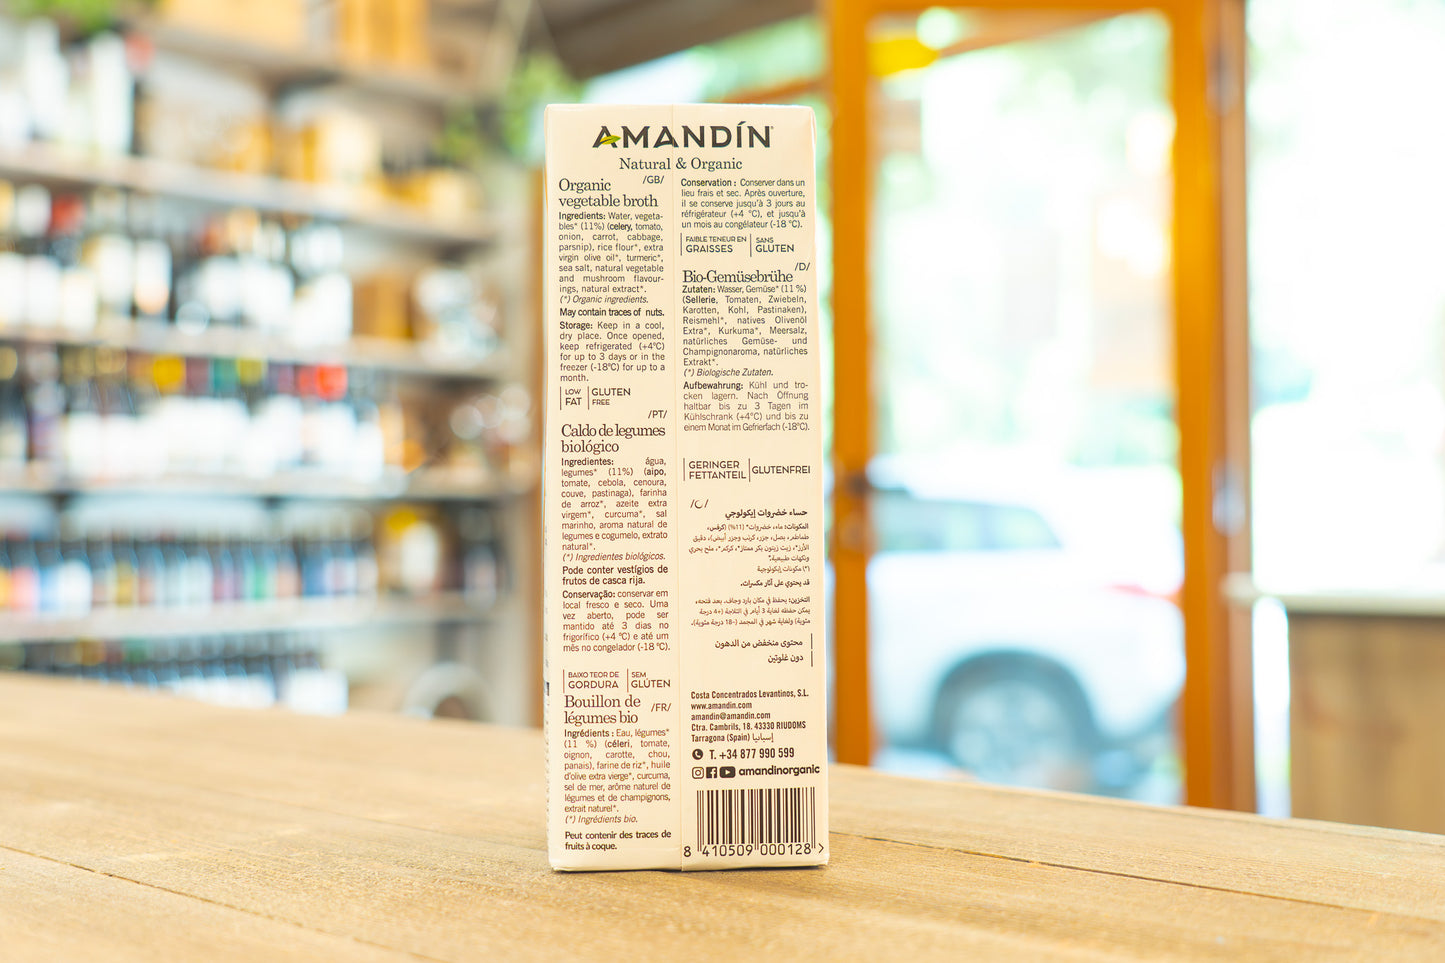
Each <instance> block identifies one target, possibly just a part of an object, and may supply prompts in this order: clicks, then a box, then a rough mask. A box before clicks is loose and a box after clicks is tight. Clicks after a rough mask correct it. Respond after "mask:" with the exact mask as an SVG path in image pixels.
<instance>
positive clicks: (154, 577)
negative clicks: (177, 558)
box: [135, 534, 167, 606]
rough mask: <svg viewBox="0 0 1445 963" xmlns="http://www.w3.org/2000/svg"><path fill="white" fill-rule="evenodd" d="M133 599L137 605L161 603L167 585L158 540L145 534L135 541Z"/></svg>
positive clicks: (163, 559) (164, 562)
mask: <svg viewBox="0 0 1445 963" xmlns="http://www.w3.org/2000/svg"><path fill="white" fill-rule="evenodd" d="M135 573H136V583H135V601H136V604H137V605H142V606H156V605H160V604H162V601H163V598H164V593H165V590H166V586H167V581H166V559H165V554H164V553H163V552H162V551H161V546H160V542H159V541H158V539H157V538H156V537H155V535H153V534H146V535H145V536H144V537H142V538H138V539H136V542H135Z"/></svg>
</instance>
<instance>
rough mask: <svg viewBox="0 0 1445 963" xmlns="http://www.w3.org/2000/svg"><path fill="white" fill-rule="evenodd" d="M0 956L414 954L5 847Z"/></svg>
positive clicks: (40, 960) (393, 962) (378, 960)
mask: <svg viewBox="0 0 1445 963" xmlns="http://www.w3.org/2000/svg"><path fill="white" fill-rule="evenodd" d="M0 956H3V958H4V959H5V960H6V963H28V961H31V960H34V961H36V963H54V961H56V960H87V959H105V960H106V961H108V963H127V961H130V960H136V961H142V960H147V961H148V960H155V959H157V958H158V957H159V958H162V959H177V960H183V959H190V960H208V961H218V963H225V961H229V960H237V961H244V960H262V959H264V960H277V961H287V960H314V959H320V958H326V957H330V958H332V959H342V958H345V959H348V960H360V961H366V963H372V961H375V963H398V961H412V960H415V959H417V957H415V956H414V955H412V954H410V953H399V952H394V951H389V950H383V949H381V948H379V947H374V946H367V945H366V944H365V943H361V942H358V941H357V940H354V939H350V938H342V937H336V936H331V935H329V934H325V933H318V932H316V931H315V930H311V929H308V928H306V927H301V926H297V925H295V924H292V923H284V922H279V921H277V920H271V919H267V918H265V917H262V916H257V915H256V914H254V913H247V912H244V911H241V910H235V909H232V908H230V907H226V906H218V905H216V904H215V903H208V902H206V901H204V900H199V899H195V898H194V897H191V896H188V895H182V894H180V893H171V892H167V891H166V890H163V889H156V888H155V887H152V886H143V885H137V884H135V883H133V882H131V881H129V880H124V879H117V878H115V877H112V876H106V875H104V874H101V873H96V872H93V871H91V870H86V869H81V868H79V867H76V866H68V865H65V864H63V863H55V862H53V861H50V860H45V859H40V858H37V857H34V856H29V855H26V854H24V853H17V852H15V851H13V850H8V849H3V848H0Z"/></svg>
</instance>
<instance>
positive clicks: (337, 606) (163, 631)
mask: <svg viewBox="0 0 1445 963" xmlns="http://www.w3.org/2000/svg"><path fill="white" fill-rule="evenodd" d="M489 612H490V610H489V609H488V608H486V607H484V606H481V605H479V604H477V603H475V602H473V601H471V600H470V599H468V598H467V597H466V596H465V595H462V594H460V593H456V592H449V593H445V594H441V595H433V596H425V597H421V598H405V597H400V596H379V597H376V598H309V599H286V600H280V601H271V602H227V603H217V604H214V605H209V606H206V607H204V608H201V607H195V608H124V609H107V610H103V611H97V612H92V613H90V614H88V615H82V616H24V615H14V614H13V613H12V614H10V615H7V616H6V618H5V619H3V620H0V645H20V644H24V643H27V642H64V641H67V640H70V639H127V638H134V637H138V636H139V637H144V638H148V639H174V638H184V637H187V636H218V635H259V634H263V633H267V632H309V631H319V630H328V629H350V628H362V627H379V628H390V627H405V626H421V627H426V626H440V625H448V624H453V623H460V622H477V621H481V620H484V619H486V618H487V616H488V614H489Z"/></svg>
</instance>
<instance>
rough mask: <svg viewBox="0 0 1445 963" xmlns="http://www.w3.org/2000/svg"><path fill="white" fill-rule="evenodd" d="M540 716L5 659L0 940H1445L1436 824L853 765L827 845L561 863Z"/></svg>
mask: <svg viewBox="0 0 1445 963" xmlns="http://www.w3.org/2000/svg"><path fill="white" fill-rule="evenodd" d="M541 758H542V742H541V737H540V736H539V735H538V734H537V733H536V732H532V731H520V730H506V729H498V728H489V727H484V726H477V725H471V724H467V723H454V722H453V723H448V722H423V721H418V720H409V719H403V718H399V717H392V716H379V715H361V714H356V715H350V716H346V717H343V718H334V719H318V718H302V717H297V716H292V715H288V714H285V713H282V712H279V711H274V712H254V711H244V710H227V709H218V708H214V707H208V706H203V705H199V704H193V703H190V702H184V701H180V700H177V699H173V698H169V697H165V696H158V695H150V694H144V693H134V692H128V691H123V690H120V689H115V688H106V687H101V686H98V685H96V684H94V683H74V682H66V681H58V680H47V679H41V678H37V677H23V676H0V959H3V960H5V961H6V963H15V961H20V960H45V961H52V960H106V961H117V960H141V959H144V960H206V961H211V960H227V959H246V960H267V961H270V960H289V959H321V960H418V959H423V960H512V959H564V958H567V959H580V960H588V961H591V960H654V959H655V960H679V959H682V960H690V961H700V960H713V959H718V960H732V959H745V960H747V959H751V960H758V961H763V960H788V961H792V960H804V959H826V960H853V959H859V960H906V961H909V963H912V961H915V960H923V959H946V960H963V959H983V960H996V959H1003V960H1015V959H1017V960H1040V959H1055V958H1056V959H1190V960H1193V959H1214V960H1239V959H1278V960H1288V961H1291V963H1294V961H1302V960H1310V961H1314V960H1323V959H1334V958H1348V959H1369V960H1382V959H1420V960H1445V837H1441V836H1431V835H1424V834H1415V833H1407V832H1400V831H1393V830H1380V829H1364V828H1359V827H1351V826H1344V825H1336V824H1329V823H1318V822H1304V821H1292V822H1276V821H1269V820H1264V819H1259V818H1255V817H1251V816H1242V815H1236V814H1228V813H1215V812H1203V811H1192V810H1185V809H1161V808H1154V807H1148V806H1142V805H1135V804H1128V803H1120V802H1111V801H1102V800H1097V799H1090V798H1085V797H1079V796H1067V795H1054V794H1045V793H1031V792H1020V791H1010V790H1004V789H994V788H986V787H982V786H977V785H963V784H942V783H930V782H921V781H912V780H905V779H899V778H894V777H889V776H884V775H880V774H876V773H872V772H869V771H867V770H862V769H856V768H849V767H841V766H840V767H837V768H836V769H834V771H833V829H834V833H833V836H832V859H833V862H832V864H831V865H829V866H827V867H825V868H822V869H798V870H752V871H733V872H720V873H690V874H682V873H675V872H634V873H590V874H571V875H568V874H558V873H554V872H552V871H551V870H550V869H548V867H547V861H546V856H545V853H544V843H543V793H544V787H543V777H542V765H541Z"/></svg>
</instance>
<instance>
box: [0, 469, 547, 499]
mask: <svg viewBox="0 0 1445 963" xmlns="http://www.w3.org/2000/svg"><path fill="white" fill-rule="evenodd" d="M531 488H532V483H531V482H523V481H517V480H514V479H509V478H498V477H497V476H495V475H490V474H484V473H482V472H479V471H473V470H464V469H452V468H430V469H422V470H420V471H415V472H412V473H411V474H409V475H398V476H396V477H395V478H389V479H383V480H380V481H376V482H355V481H347V480H346V479H341V478H333V477H327V476H324V475H321V476H317V475H306V474H300V473H297V474H286V475H275V476H272V477H269V478H246V477H238V476H235V475H222V474H217V475H179V474H167V475H162V476H160V477H156V478H118V479H89V478H75V477H71V476H67V475H66V474H64V473H63V472H60V471H57V470H55V469H53V468H51V467H50V466H47V465H36V464H30V465H27V466H25V468H23V469H20V470H7V471H0V494H36V495H98V494H113V495H148V496H154V495H172V496H195V497H203V496H220V497H251V498H289V499H324V500H338V501H385V500H391V499H413V500H417V501H438V502H443V501H468V502H486V501H500V500H502V499H506V498H512V497H515V496H517V495H521V494H524V493H526V492H527V491H529V490H530V489H531Z"/></svg>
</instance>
